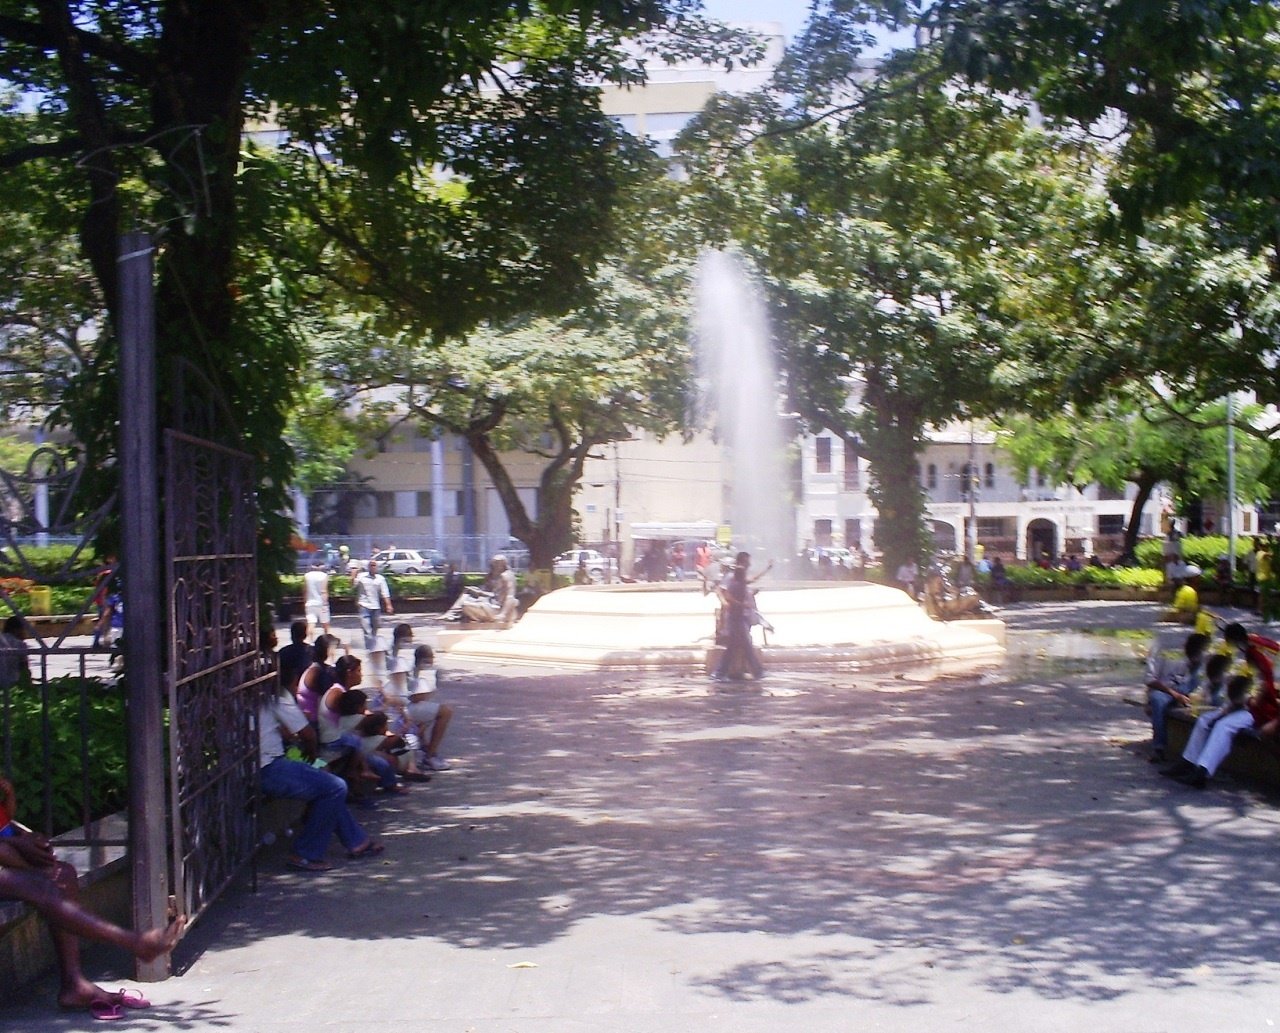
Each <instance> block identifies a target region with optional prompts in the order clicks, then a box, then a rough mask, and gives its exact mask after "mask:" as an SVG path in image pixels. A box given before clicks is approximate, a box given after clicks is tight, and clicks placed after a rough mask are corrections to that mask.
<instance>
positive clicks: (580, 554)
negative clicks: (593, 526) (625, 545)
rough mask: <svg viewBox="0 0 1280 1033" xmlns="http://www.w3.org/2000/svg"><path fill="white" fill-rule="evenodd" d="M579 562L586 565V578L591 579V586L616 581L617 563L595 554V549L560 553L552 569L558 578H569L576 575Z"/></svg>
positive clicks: (601, 554)
mask: <svg viewBox="0 0 1280 1033" xmlns="http://www.w3.org/2000/svg"><path fill="white" fill-rule="evenodd" d="M580 561H581V562H584V563H586V565H587V577H588V578H590V579H591V583H592V584H596V585H598V584H600V583H602V582H604V581H616V580H617V579H618V561H617V560H615V559H613V558H612V557H610V556H606V555H604V553H601V552H596V550H595V549H570V550H569V551H568V552H562V553H561V554H560V555H559V556H557V557H556V559H555V564H554V566H553V567H552V569H553V570H554V571H555V572H556V574H557V575H558V576H559V577H568V578H571V577H573V576H574V574H576V573H577V571H578V563H579V562H580Z"/></svg>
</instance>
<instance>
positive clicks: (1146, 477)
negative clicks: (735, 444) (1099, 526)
mask: <svg viewBox="0 0 1280 1033" xmlns="http://www.w3.org/2000/svg"><path fill="white" fill-rule="evenodd" d="M1134 483H1135V484H1136V485H1137V486H1138V494H1137V495H1135V496H1134V497H1133V506H1132V507H1131V508H1130V510H1129V522H1128V523H1126V524H1125V525H1124V547H1123V548H1122V549H1121V551H1120V559H1119V560H1118V561H1117V562H1119V563H1121V564H1131V563H1135V562H1137V558H1138V556H1137V548H1138V531H1139V528H1140V526H1141V524H1142V511H1143V509H1145V508H1146V505H1147V500H1148V499H1150V498H1151V493H1152V492H1153V491H1154V490H1155V487H1156V483H1157V479H1156V476H1155V474H1153V473H1150V472H1149V471H1146V470H1143V471H1142V472H1141V473H1140V474H1138V476H1137V477H1136V478H1134Z"/></svg>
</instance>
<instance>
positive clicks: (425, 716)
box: [405, 699, 440, 725]
mask: <svg viewBox="0 0 1280 1033" xmlns="http://www.w3.org/2000/svg"><path fill="white" fill-rule="evenodd" d="M405 713H406V714H408V715H409V720H410V721H412V722H413V723H414V724H415V725H430V724H435V721H436V718H437V717H438V716H439V714H440V704H439V703H437V702H436V701H435V700H433V699H427V700H423V701H422V702H421V703H410V704H409V706H408V707H406V708H405Z"/></svg>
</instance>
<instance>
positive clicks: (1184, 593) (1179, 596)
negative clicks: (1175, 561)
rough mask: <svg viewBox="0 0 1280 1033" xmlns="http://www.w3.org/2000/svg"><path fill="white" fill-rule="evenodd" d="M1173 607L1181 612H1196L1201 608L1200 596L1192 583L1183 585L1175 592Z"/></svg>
mask: <svg viewBox="0 0 1280 1033" xmlns="http://www.w3.org/2000/svg"><path fill="white" fill-rule="evenodd" d="M1173 608H1174V609H1175V610H1177V611H1178V612H1180V613H1195V612H1196V610H1198V609H1200V597H1199V596H1198V595H1197V594H1196V590H1195V589H1194V588H1192V587H1191V586H1190V585H1183V586H1182V587H1181V588H1179V589H1178V590H1177V591H1176V592H1174V593H1173Z"/></svg>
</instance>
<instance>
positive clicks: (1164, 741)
mask: <svg viewBox="0 0 1280 1033" xmlns="http://www.w3.org/2000/svg"><path fill="white" fill-rule="evenodd" d="M1147 701H1148V702H1149V703H1150V705H1151V748H1152V749H1153V750H1154V751H1155V752H1156V753H1157V754H1159V755H1161V756H1163V755H1164V750H1165V747H1166V746H1168V745H1169V734H1168V731H1167V729H1166V728H1165V715H1167V714H1168V713H1169V709H1170V708H1171V707H1172V706H1173V703H1174V699H1173V697H1172V696H1170V695H1169V694H1168V693H1167V692H1165V691H1163V690H1162V689H1152V690H1151V691H1150V692H1149V693H1147Z"/></svg>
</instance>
